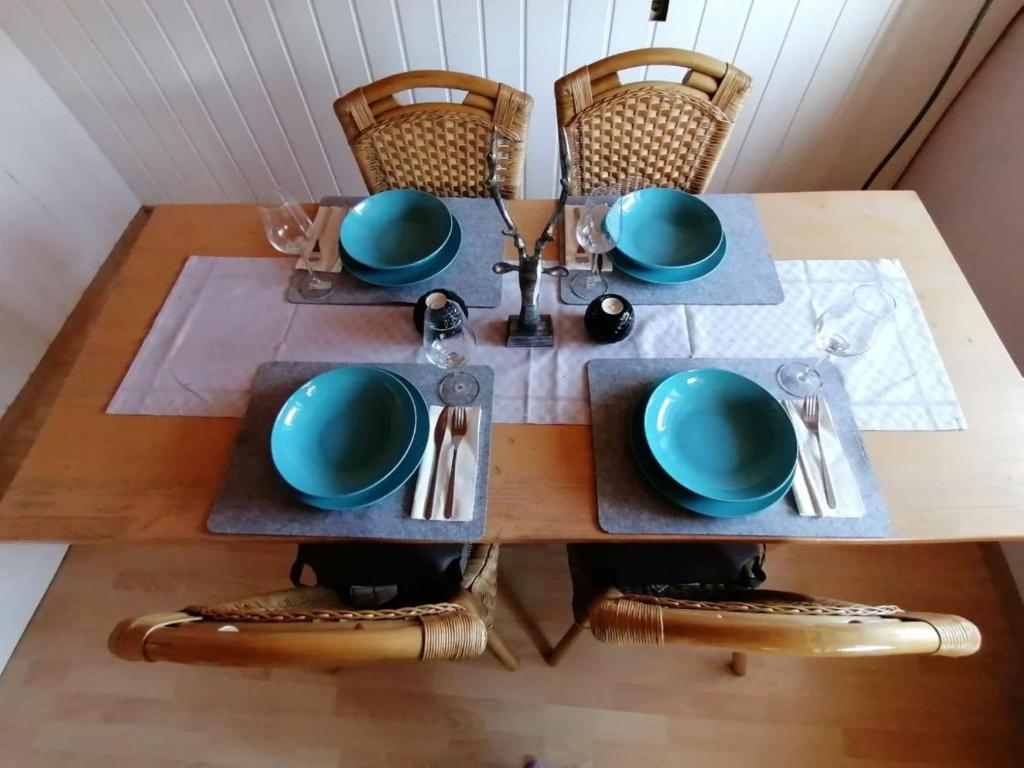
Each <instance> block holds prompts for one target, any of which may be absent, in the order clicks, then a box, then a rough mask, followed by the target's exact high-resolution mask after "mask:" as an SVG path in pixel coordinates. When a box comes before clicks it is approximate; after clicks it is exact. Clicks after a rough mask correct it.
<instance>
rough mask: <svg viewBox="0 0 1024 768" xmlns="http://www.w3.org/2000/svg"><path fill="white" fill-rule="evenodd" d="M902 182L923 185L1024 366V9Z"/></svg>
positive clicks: (923, 192)
mask: <svg viewBox="0 0 1024 768" xmlns="http://www.w3.org/2000/svg"><path fill="white" fill-rule="evenodd" d="M898 186H899V187H900V188H902V189H914V190H917V193H918V194H919V195H920V196H921V199H922V200H923V201H924V204H925V206H926V207H927V208H928V211H929V212H930V213H931V215H932V218H933V219H935V224H936V225H937V226H938V228H939V230H940V231H941V232H942V236H943V237H944V238H945V239H946V242H947V243H948V244H949V247H950V249H952V251H953V254H954V255H955V256H956V259H957V261H958V262H959V263H960V268H961V269H962V270H963V272H964V274H965V275H966V276H967V279H968V280H969V281H970V283H971V287H973V288H974V292H975V293H976V294H977V295H978V298H979V299H980V300H981V303H982V305H983V306H984V307H985V311H986V312H988V315H989V317H990V318H991V320H992V323H993V325H995V327H996V330H997V331H998V332H999V335H1000V336H1001V337H1002V340H1003V343H1004V344H1005V345H1006V348H1007V349H1008V350H1009V351H1010V354H1011V355H1012V356H1013V359H1014V360H1015V361H1016V363H1017V366H1018V367H1020V368H1021V369H1022V370H1024V15H1021V16H1018V17H1017V18H1016V20H1015V21H1014V22H1012V23H1011V24H1010V26H1009V27H1008V28H1007V30H1006V32H1005V33H1004V35H1003V37H1002V38H1001V39H1000V41H999V42H998V43H997V44H996V46H995V47H994V48H993V49H992V52H991V53H990V54H989V56H988V58H987V59H986V60H985V62H984V63H983V64H982V66H981V67H980V68H979V69H978V71H977V72H976V73H975V75H974V77H973V78H972V79H971V80H970V82H969V83H968V84H967V86H966V87H965V88H964V90H963V91H961V92H960V96H959V97H958V98H957V100H956V102H954V104H953V106H952V107H950V109H949V111H948V112H947V113H946V115H945V116H944V117H943V119H942V121H941V122H940V123H939V125H938V126H937V127H936V129H935V130H934V131H933V132H932V134H931V136H929V137H928V141H927V142H926V143H925V145H924V147H923V148H922V149H921V151H920V153H918V155H917V156H916V157H915V158H914V160H913V162H912V163H911V165H910V167H909V168H908V169H907V172H906V173H905V174H904V176H903V178H902V179H900V182H899V184H898ZM979 373H980V372H979Z"/></svg>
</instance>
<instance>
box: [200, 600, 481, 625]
mask: <svg viewBox="0 0 1024 768" xmlns="http://www.w3.org/2000/svg"><path fill="white" fill-rule="evenodd" d="M465 610H466V609H465V608H463V607H462V606H461V605H456V604H455V603H434V604H430V605H415V606H410V607H408V608H387V609H383V610H367V611H348V610H343V609H337V608H324V609H305V610H303V609H280V608H251V609H249V610H241V611H237V610H224V609H222V608H217V607H215V606H202V605H190V606H189V607H188V608H185V609H184V610H183V611H182V613H187V614H188V615H189V616H198V617H201V618H203V619H205V620H208V621H229V622H232V623H238V624H244V623H291V622H311V621H394V620H402V619H420V618H423V617H425V616H444V615H448V614H452V613H462V612H464V611H465Z"/></svg>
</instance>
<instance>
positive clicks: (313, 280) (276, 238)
mask: <svg viewBox="0 0 1024 768" xmlns="http://www.w3.org/2000/svg"><path fill="white" fill-rule="evenodd" d="M259 212H260V219H261V220H262V222H263V229H264V231H265V232H266V233H267V239H268V240H269V241H270V244H271V245H272V246H274V248H275V249H276V250H278V251H280V252H281V253H287V254H290V255H292V256H301V257H302V263H303V265H304V266H305V267H306V273H307V274H306V277H305V279H304V280H302V281H300V282H299V294H300V295H301V296H302V297H303V298H306V299H322V298H324V297H325V296H330V295H331V292H332V291H333V290H334V285H333V284H332V283H331V281H330V280H325V279H323V278H322V277H320V276H319V275H317V273H316V272H315V271H313V266H312V265H311V264H310V263H309V256H308V254H307V246H308V245H309V241H310V239H311V238H312V236H313V222H312V221H311V220H310V218H309V216H307V215H306V212H305V211H304V210H302V206H301V205H299V204H298V203H297V202H296V201H295V198H293V197H292V196H291V195H289V194H288V193H287V192H285V191H284V190H283V189H281V188H280V187H275V188H274V190H273V191H272V192H271V193H270V194H269V195H268V196H267V200H266V201H264V202H262V203H260V205H259Z"/></svg>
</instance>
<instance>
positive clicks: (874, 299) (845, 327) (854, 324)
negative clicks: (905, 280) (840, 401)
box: [775, 285, 896, 397]
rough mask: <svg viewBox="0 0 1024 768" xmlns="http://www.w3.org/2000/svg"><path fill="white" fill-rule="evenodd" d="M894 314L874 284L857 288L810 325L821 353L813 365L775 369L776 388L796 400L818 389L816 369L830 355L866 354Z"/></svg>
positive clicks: (888, 298) (893, 307)
mask: <svg viewBox="0 0 1024 768" xmlns="http://www.w3.org/2000/svg"><path fill="white" fill-rule="evenodd" d="M895 311H896V299H894V298H893V296H892V294H891V293H889V292H888V291H887V290H885V289H884V288H882V287H881V286H878V285H858V286H857V287H856V288H854V289H853V292H852V293H850V294H849V295H848V296H845V297H843V298H842V299H840V300H839V301H838V302H837V303H835V304H833V305H832V306H831V307H829V308H828V309H826V310H825V311H824V312H822V313H821V315H820V316H819V317H818V320H817V322H815V324H814V334H815V342H816V343H817V345H818V347H819V348H821V350H822V351H823V352H824V354H823V355H822V356H821V357H820V358H819V359H818V360H816V361H815V362H814V363H813V364H811V365H807V363H799V362H796V361H795V360H794V361H790V362H788V363H784V364H782V365H781V366H779V369H778V371H776V373H775V378H776V379H777V380H778V382H779V386H780V387H782V388H783V389H784V390H786V391H787V392H789V393H790V394H791V395H796V396H797V397H806V396H808V395H813V394H814V393H815V392H817V391H818V390H819V389H821V384H822V382H821V374H820V373H818V366H820V365H821V364H822V363H823V362H825V360H827V359H828V358H829V356H830V355H835V356H837V357H852V356H854V355H860V354H863V353H864V352H867V351H868V350H869V349H870V348H871V346H872V345H873V344H874V343H875V340H876V339H877V338H878V334H879V333H880V332H881V331H882V329H883V328H884V327H885V325H886V323H888V322H889V319H890V318H891V317H892V315H893V312H895Z"/></svg>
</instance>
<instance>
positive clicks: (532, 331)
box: [487, 128, 569, 347]
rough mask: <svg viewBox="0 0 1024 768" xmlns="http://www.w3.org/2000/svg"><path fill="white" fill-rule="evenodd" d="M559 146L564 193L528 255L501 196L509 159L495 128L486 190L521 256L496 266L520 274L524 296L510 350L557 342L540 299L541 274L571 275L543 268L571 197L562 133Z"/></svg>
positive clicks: (513, 321)
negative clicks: (501, 171)
mask: <svg viewBox="0 0 1024 768" xmlns="http://www.w3.org/2000/svg"><path fill="white" fill-rule="evenodd" d="M558 146H559V158H560V162H561V178H560V180H559V181H560V183H561V185H562V193H561V195H559V198H558V202H557V203H556V205H555V210H554V211H553V212H552V214H551V217H550V218H549V219H548V223H547V226H546V227H544V232H543V233H541V236H540V237H539V238H537V241H536V242H535V243H534V245H533V253H529V252H528V251H527V250H526V242H525V241H524V240H523V236H522V235H521V234H519V230H518V229H517V228H516V225H515V222H513V221H512V216H511V215H510V214H509V212H508V208H507V206H506V205H505V200H504V199H503V198H502V196H501V184H500V183H499V181H498V165H499V161H501V160H504V159H507V157H508V155H507V154H502V153H501V152H499V146H498V131H497V129H496V128H495V129H494V130H493V131H492V132H491V146H490V149H489V151H488V152H487V190H488V192H490V195H491V197H492V198H493V199H494V202H495V204H496V205H497V206H498V213H500V214H501V219H502V221H503V222H504V224H505V228H504V229H503V230H502V232H503V233H504V234H505V235H506V236H508V237H511V238H512V242H513V243H515V246H516V252H517V253H518V254H519V261H518V263H516V264H512V263H510V262H507V261H499V262H498V263H497V264H495V265H494V267H493V269H494V271H495V272H497V273H498V274H499V275H504V274H507V273H509V272H518V273H519V293H520V294H521V297H522V306H521V308H520V310H519V314H518V315H510V316H509V318H508V339H507V341H506V342H505V344H506V346H509V347H551V346H554V343H555V327H554V325H553V323H552V322H551V315H542V314H541V313H540V309H539V307H538V302H539V300H540V278H541V275H551V276H552V277H566V276H568V274H569V270H567V269H566V268H565V267H563V266H555V267H543V266H541V252H542V251H543V250H544V246H545V245H547V244H548V243H550V242H553V241H554V239H555V226H556V225H557V224H558V221H559V219H561V218H562V213H563V211H565V201H566V199H567V198H568V197H569V155H568V149H567V144H566V138H565V133H564V132H563V133H561V134H559V142H558Z"/></svg>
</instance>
